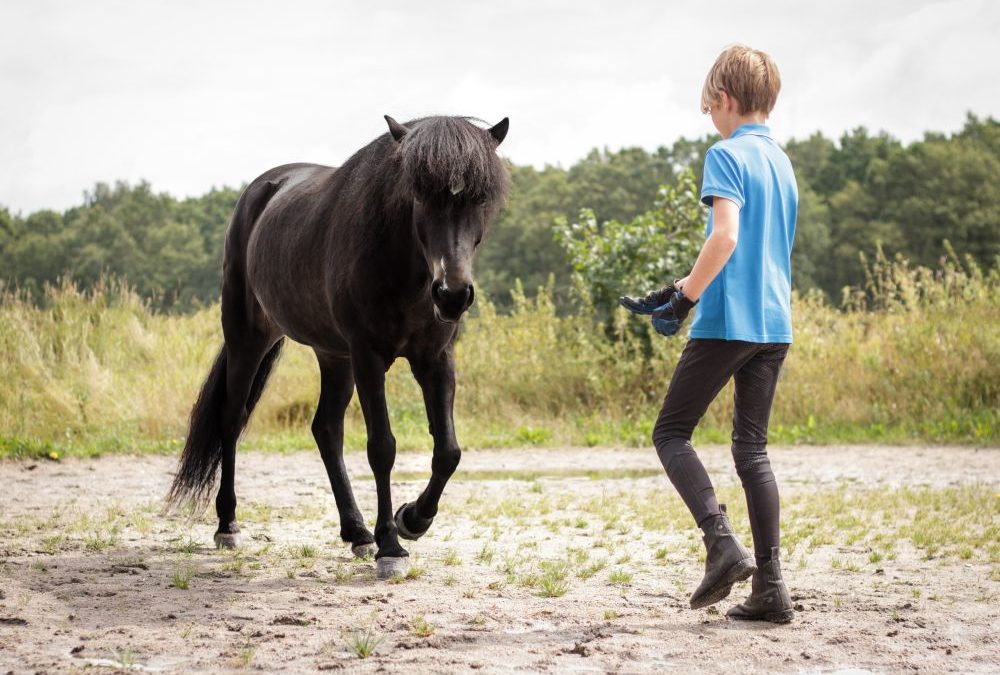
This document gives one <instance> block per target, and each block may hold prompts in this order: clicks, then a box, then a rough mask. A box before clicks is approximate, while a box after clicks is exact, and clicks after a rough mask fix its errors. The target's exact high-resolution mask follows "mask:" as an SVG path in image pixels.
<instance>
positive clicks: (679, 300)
mask: <svg viewBox="0 0 1000 675" xmlns="http://www.w3.org/2000/svg"><path fill="white" fill-rule="evenodd" d="M696 304H698V303H697V301H694V302H692V301H691V300H690V299H689V298H687V297H685V295H684V293H683V292H682V291H677V292H676V293H674V295H673V297H672V298H671V299H670V301H669V302H668V303H667V304H666V305H665V306H664V307H658V308H657V309H656V310H655V311H653V313H652V314H653V317H652V319H653V328H654V329H656V332H657V333H659V334H660V335H665V336H667V337H670V336H672V335H676V334H677V331H679V330H680V328H681V324H682V323H684V319H686V318H687V316H688V314H690V313H691V309H692V308H693V307H694V306H695V305H696Z"/></svg>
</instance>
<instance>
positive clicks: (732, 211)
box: [674, 197, 740, 302]
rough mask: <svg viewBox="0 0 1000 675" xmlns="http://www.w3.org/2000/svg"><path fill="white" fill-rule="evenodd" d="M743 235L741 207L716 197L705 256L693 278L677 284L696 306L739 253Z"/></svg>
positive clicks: (698, 263) (706, 241)
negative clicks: (740, 239) (733, 257)
mask: <svg viewBox="0 0 1000 675" xmlns="http://www.w3.org/2000/svg"><path fill="white" fill-rule="evenodd" d="M739 234H740V207H739V205H737V204H736V202H734V201H732V200H730V199H726V198H725V197H714V198H713V199H712V234H710V235H708V239H706V240H705V245H704V246H702V247H701V253H699V254H698V259H697V260H696V261H695V263H694V267H693V268H692V269H691V274H689V275H688V276H686V277H684V278H683V279H679V280H678V281H677V282H675V284H674V285H675V286H676V287H677V288H679V289H681V290H683V291H684V295H685V297H687V298H689V299H690V300H691V301H692V302H694V301H697V300H698V298H700V297H701V294H702V293H703V292H704V291H705V289H706V288H708V285H709V284H710V283H712V280H713V279H715V277H716V276H717V275H718V274H719V272H720V271H722V268H723V267H724V266H725V265H726V262H728V261H729V257H730V256H731V255H732V254H733V251H734V250H736V242H737V240H738V239H739Z"/></svg>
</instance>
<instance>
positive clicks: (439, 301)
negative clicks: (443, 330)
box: [431, 280, 476, 323]
mask: <svg viewBox="0 0 1000 675" xmlns="http://www.w3.org/2000/svg"><path fill="white" fill-rule="evenodd" d="M431 299H432V300H434V307H435V309H436V310H437V311H436V312H434V315H435V316H437V318H438V319H440V320H441V321H444V322H446V323H454V322H456V321H458V320H459V319H460V318H461V317H462V314H463V313H464V312H465V310H467V309H469V307H471V306H472V303H473V302H474V301H475V299H476V290H475V288H474V287H473V286H472V284H463V285H461V286H457V287H455V288H449V287H448V286H447V285H445V283H444V282H443V281H439V280H435V281H434V282H433V283H432V284H431Z"/></svg>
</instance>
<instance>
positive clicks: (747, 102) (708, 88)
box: [701, 44, 781, 115]
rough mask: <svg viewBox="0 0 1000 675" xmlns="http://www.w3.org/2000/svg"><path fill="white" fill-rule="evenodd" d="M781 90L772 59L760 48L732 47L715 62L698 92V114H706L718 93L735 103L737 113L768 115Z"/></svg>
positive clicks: (779, 78)
mask: <svg viewBox="0 0 1000 675" xmlns="http://www.w3.org/2000/svg"><path fill="white" fill-rule="evenodd" d="M779 91H781V75H779V74H778V66H776V65H775V64H774V60H773V59H772V58H771V57H770V56H769V55H768V54H766V53H765V52H762V51H760V50H759V49H752V48H750V47H747V46H746V45H741V44H735V45H730V46H729V47H726V49H725V50H723V52H722V53H721V54H719V58H717V59H716V60H715V63H714V64H713V65H712V69H711V70H710V71H708V77H706V78H705V86H704V87H702V90H701V111H702V112H703V113H707V112H709V110H710V109H711V107H712V106H713V105H714V104H716V103H718V101H719V98H720V93H721V92H726V93H727V94H729V95H730V96H731V97H733V98H734V99H735V100H736V104H737V106H738V107H739V109H740V114H742V115H748V114H750V113H754V112H762V113H764V114H765V115H769V114H771V110H772V109H774V104H775V102H776V101H777V100H778V92H779Z"/></svg>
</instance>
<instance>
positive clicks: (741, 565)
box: [726, 558, 757, 584]
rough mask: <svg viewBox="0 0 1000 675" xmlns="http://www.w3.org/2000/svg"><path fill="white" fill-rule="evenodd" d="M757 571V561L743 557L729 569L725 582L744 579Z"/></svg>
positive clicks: (735, 581)
mask: <svg viewBox="0 0 1000 675" xmlns="http://www.w3.org/2000/svg"><path fill="white" fill-rule="evenodd" d="M756 571H757V562H756V561H755V560H754V559H753V558H744V559H743V560H741V561H739V562H738V563H736V564H735V565H733V567H732V569H730V570H729V574H727V575H726V582H727V583H729V584H735V583H737V582H740V581H745V580H747V579H749V578H750V577H752V576H753V573H754V572H756Z"/></svg>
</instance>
